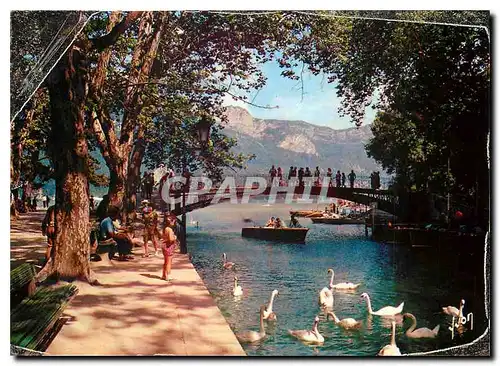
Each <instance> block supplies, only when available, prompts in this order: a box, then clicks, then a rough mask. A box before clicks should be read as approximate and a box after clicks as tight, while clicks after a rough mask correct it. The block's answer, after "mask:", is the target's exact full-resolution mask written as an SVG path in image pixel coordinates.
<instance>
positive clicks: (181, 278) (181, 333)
mask: <svg viewBox="0 0 500 366" xmlns="http://www.w3.org/2000/svg"><path fill="white" fill-rule="evenodd" d="M37 216H38V215H36V214H35V215H34V214H31V215H30V216H29V218H30V219H31V220H33V219H34V218H35V217H37ZM27 218H28V217H26V219H27ZM21 220H22V221H24V220H25V218H24V217H22V218H21ZM21 224H22V223H21V222H17V223H14V224H12V229H11V242H12V243H11V248H12V249H13V250H14V252H12V254H11V255H12V259H11V261H12V262H19V261H20V260H29V257H30V253H34V255H35V256H36V257H39V256H40V253H43V249H44V244H43V238H42V237H41V235H38V237H37V238H35V236H36V235H37V234H36V233H35V232H34V231H35V230H36V227H35V226H37V225H33V228H34V229H33V232H32V233H31V237H32V239H31V240H25V241H23V239H27V236H28V235H27V234H26V233H21V232H20V231H19V233H18V232H16V230H17V229H16V227H17V226H19V225H21ZM39 239H42V241H41V242H40V241H39ZM24 247H26V249H27V250H28V251H29V253H24V251H23V250H22V248H24ZM37 247H40V248H42V250H40V249H36V248H37ZM35 249H36V250H35ZM23 253H24V254H23ZM134 253H135V255H136V259H135V260H133V261H130V262H117V261H111V262H109V261H105V260H103V261H101V262H92V267H93V270H94V271H95V274H96V276H97V278H98V279H99V281H100V282H101V283H102V285H101V286H90V285H89V284H87V283H84V282H80V281H77V282H76V284H77V285H78V287H79V293H78V295H77V296H76V297H75V299H74V300H73V301H72V302H71V304H70V305H69V306H68V308H67V309H66V311H65V313H64V316H65V317H67V318H68V321H67V323H66V324H65V325H64V326H63V328H62V329H61V331H60V332H59V334H58V335H57V336H56V338H55V339H54V341H53V342H52V343H51V345H50V346H49V348H48V349H47V351H46V352H47V353H48V354H51V355H189V356H194V355H235V356H244V355H245V352H244V351H243V349H242V348H241V346H240V344H239V342H238V340H237V339H236V337H235V335H234V333H233V332H232V331H231V329H230V327H229V325H228V324H227V322H226V320H225V319H224V317H223V316H222V314H221V313H220V311H219V309H218V308H217V306H216V304H215V302H214V300H213V299H212V297H211V296H210V294H209V292H208V290H207V289H206V287H205V285H204V284H203V282H202V280H201V278H200V277H199V276H198V273H197V272H196V270H195V269H194V267H193V265H192V264H191V262H190V261H189V259H188V257H187V256H186V255H180V254H176V255H175V257H174V262H173V270H172V276H173V277H174V278H175V280H174V281H172V282H171V283H167V282H165V281H163V280H161V278H160V276H161V265H162V262H163V258H162V256H159V257H150V258H141V255H142V253H143V249H142V248H135V250H134ZM31 256H33V254H32V255H31ZM42 256H43V254H42ZM21 258H22V259H21Z"/></svg>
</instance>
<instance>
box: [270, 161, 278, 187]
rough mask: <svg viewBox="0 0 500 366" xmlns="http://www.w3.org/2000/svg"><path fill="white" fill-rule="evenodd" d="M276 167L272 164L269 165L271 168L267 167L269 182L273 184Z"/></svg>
mask: <svg viewBox="0 0 500 366" xmlns="http://www.w3.org/2000/svg"><path fill="white" fill-rule="evenodd" d="M276 173H277V171H276V168H275V167H274V165H272V166H271V169H269V175H270V177H271V184H273V181H274V177H276Z"/></svg>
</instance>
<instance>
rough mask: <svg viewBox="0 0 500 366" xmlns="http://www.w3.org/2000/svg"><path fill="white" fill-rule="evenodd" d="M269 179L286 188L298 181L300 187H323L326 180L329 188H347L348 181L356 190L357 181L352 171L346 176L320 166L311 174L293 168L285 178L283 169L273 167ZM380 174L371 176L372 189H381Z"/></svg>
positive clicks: (301, 169) (301, 168)
mask: <svg viewBox="0 0 500 366" xmlns="http://www.w3.org/2000/svg"><path fill="white" fill-rule="evenodd" d="M269 178H270V183H271V184H276V183H275V182H277V184H278V185H279V186H286V185H288V184H289V182H294V181H296V182H297V184H298V185H299V186H304V185H307V184H313V185H314V186H321V185H322V184H323V183H324V178H326V181H327V183H328V186H329V187H334V186H335V187H337V188H347V187H346V181H349V188H354V183H355V181H356V173H354V170H351V172H350V173H349V174H347V175H346V174H345V173H344V172H341V171H340V170H337V173H335V174H334V171H333V170H332V168H328V169H327V170H326V172H325V171H324V169H322V168H320V167H319V166H317V167H316V169H315V170H314V172H311V170H310V169H309V167H306V168H305V169H304V168H303V167H300V168H298V167H296V166H291V167H290V169H289V170H288V174H287V175H286V176H285V172H284V171H283V169H282V168H281V167H280V166H278V167H277V168H276V167H275V166H274V165H272V166H271V169H269ZM380 186H381V185H380V172H373V173H371V175H370V188H372V189H380Z"/></svg>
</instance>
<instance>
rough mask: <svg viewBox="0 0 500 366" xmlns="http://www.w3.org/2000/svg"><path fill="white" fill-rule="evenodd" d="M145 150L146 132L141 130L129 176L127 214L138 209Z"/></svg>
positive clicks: (131, 161)
mask: <svg viewBox="0 0 500 366" xmlns="http://www.w3.org/2000/svg"><path fill="white" fill-rule="evenodd" d="M145 150H146V144H145V141H144V131H143V129H142V128H141V129H140V131H139V133H138V134H137V139H136V142H135V146H134V151H133V152H132V157H131V158H130V165H129V169H128V175H127V196H126V197H127V199H126V207H125V208H126V210H127V214H129V213H132V212H133V211H135V209H136V207H137V190H138V188H139V184H140V178H141V165H142V158H143V157H144V152H145Z"/></svg>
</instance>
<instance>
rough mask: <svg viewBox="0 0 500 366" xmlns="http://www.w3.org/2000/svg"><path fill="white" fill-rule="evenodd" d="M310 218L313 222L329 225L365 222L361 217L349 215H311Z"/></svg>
mask: <svg viewBox="0 0 500 366" xmlns="http://www.w3.org/2000/svg"><path fill="white" fill-rule="evenodd" d="M311 220H312V222H313V223H315V224H330V225H359V224H364V223H365V220H363V219H352V218H350V217H313V218H311Z"/></svg>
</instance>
